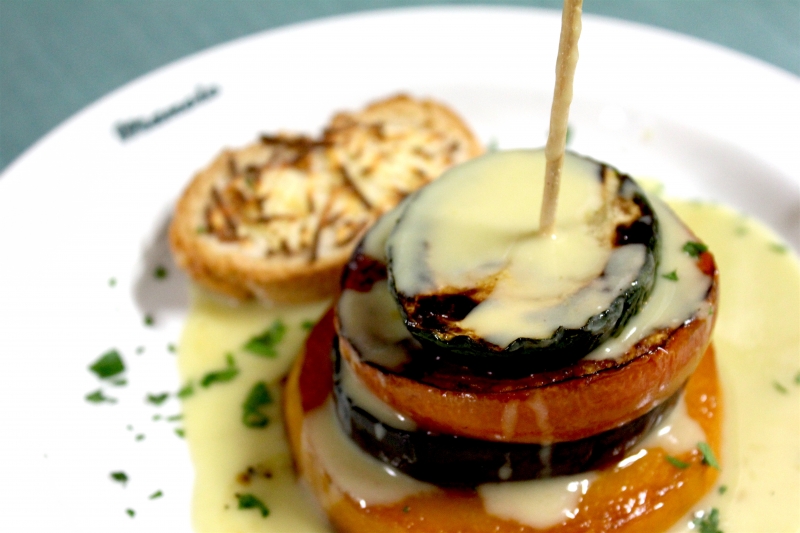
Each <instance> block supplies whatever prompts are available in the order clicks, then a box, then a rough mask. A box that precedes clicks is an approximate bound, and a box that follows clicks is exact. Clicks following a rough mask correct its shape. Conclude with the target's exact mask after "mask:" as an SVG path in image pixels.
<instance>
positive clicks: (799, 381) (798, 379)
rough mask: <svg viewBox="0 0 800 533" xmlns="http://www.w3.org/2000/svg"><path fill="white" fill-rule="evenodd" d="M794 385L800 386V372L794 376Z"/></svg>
mask: <svg viewBox="0 0 800 533" xmlns="http://www.w3.org/2000/svg"><path fill="white" fill-rule="evenodd" d="M794 384H795V385H800V372H798V373H797V374H795V375H794Z"/></svg>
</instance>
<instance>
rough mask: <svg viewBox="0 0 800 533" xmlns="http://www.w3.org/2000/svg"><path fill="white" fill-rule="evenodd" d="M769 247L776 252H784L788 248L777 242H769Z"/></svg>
mask: <svg viewBox="0 0 800 533" xmlns="http://www.w3.org/2000/svg"><path fill="white" fill-rule="evenodd" d="M769 249H770V250H771V251H773V252H775V253H776V254H785V253H786V252H787V251H788V250H789V248H787V247H786V245H785V244H781V243H778V242H773V243H771V244H770V245H769Z"/></svg>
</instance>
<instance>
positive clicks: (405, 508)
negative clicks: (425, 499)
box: [403, 505, 411, 513]
mask: <svg viewBox="0 0 800 533" xmlns="http://www.w3.org/2000/svg"><path fill="white" fill-rule="evenodd" d="M410 510H411V507H409V506H408V505H406V506H405V507H403V512H404V513H407V512H409V511H410Z"/></svg>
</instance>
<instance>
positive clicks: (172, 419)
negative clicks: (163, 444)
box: [167, 413, 183, 422]
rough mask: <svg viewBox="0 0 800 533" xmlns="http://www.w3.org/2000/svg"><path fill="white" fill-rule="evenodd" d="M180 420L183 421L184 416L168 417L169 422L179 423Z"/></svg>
mask: <svg viewBox="0 0 800 533" xmlns="http://www.w3.org/2000/svg"><path fill="white" fill-rule="evenodd" d="M178 420H183V415H182V414H180V413H178V414H177V415H172V416H168V417H167V422H177V421H178Z"/></svg>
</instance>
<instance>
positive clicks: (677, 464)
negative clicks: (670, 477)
mask: <svg viewBox="0 0 800 533" xmlns="http://www.w3.org/2000/svg"><path fill="white" fill-rule="evenodd" d="M666 460H667V462H668V463H669V464H671V465H672V466H674V467H675V468H680V469H681V470H684V469H686V468H689V463H686V462H684V461H681V460H680V459H678V458H677V457H673V456H671V455H667V456H666Z"/></svg>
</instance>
